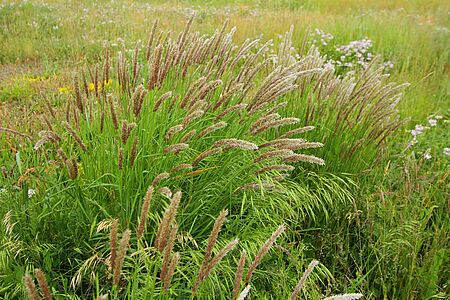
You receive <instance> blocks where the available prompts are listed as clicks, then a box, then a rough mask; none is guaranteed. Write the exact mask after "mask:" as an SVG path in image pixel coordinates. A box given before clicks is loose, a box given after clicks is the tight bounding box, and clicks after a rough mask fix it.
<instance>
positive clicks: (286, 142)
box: [259, 138, 305, 149]
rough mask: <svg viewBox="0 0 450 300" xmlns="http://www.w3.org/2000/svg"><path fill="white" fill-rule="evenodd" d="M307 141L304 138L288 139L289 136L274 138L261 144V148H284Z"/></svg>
mask: <svg viewBox="0 0 450 300" xmlns="http://www.w3.org/2000/svg"><path fill="white" fill-rule="evenodd" d="M304 142H305V140H304V139H287V138H279V139H275V140H272V141H270V142H267V143H264V144H262V145H259V148H265V147H274V148H278V149H284V148H285V147H287V146H293V145H298V144H303V143H304Z"/></svg>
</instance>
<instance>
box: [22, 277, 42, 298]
mask: <svg viewBox="0 0 450 300" xmlns="http://www.w3.org/2000/svg"><path fill="white" fill-rule="evenodd" d="M23 281H24V283H25V288H26V289H27V294H28V299H29V300H39V299H40V297H39V293H38V291H37V289H36V285H35V284H34V282H33V278H31V276H30V275H29V274H25V276H24V277H23Z"/></svg>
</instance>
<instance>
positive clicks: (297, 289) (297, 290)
mask: <svg viewBox="0 0 450 300" xmlns="http://www.w3.org/2000/svg"><path fill="white" fill-rule="evenodd" d="M318 264H319V262H318V261H317V260H313V261H311V263H310V264H309V265H308V268H307V269H306V271H305V273H303V275H302V277H301V278H300V280H299V282H298V283H297V285H296V286H295V288H294V291H293V292H292V294H291V300H295V299H296V298H297V295H298V293H300V290H301V289H302V288H303V286H304V285H305V282H306V279H307V278H308V276H309V275H310V274H311V273H312V271H313V270H314V268H315V267H316V266H317V265H318Z"/></svg>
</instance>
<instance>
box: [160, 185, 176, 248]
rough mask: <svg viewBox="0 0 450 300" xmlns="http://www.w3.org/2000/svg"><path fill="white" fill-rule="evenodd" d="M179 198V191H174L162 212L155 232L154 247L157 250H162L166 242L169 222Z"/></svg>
mask: <svg viewBox="0 0 450 300" xmlns="http://www.w3.org/2000/svg"><path fill="white" fill-rule="evenodd" d="M180 200H181V191H178V192H176V193H175V194H174V195H173V197H172V200H171V201H170V205H169V207H168V208H167V209H166V211H165V212H164V216H163V218H162V220H161V223H160V224H159V227H158V231H157V232H156V238H155V247H156V248H157V249H158V250H159V251H163V250H164V247H165V246H166V243H167V238H168V236H169V228H170V224H172V223H173V222H174V220H175V216H176V213H177V209H178V205H179V204H180Z"/></svg>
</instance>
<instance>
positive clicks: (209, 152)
mask: <svg viewBox="0 0 450 300" xmlns="http://www.w3.org/2000/svg"><path fill="white" fill-rule="evenodd" d="M218 153H222V148H221V147H217V148H212V149H210V150H206V151H203V152H202V153H200V154H199V155H198V156H197V157H196V158H195V159H194V161H193V162H192V166H193V167H194V166H196V165H198V163H200V162H201V161H202V160H204V159H205V158H207V157H209V156H212V155H215V154H218Z"/></svg>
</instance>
